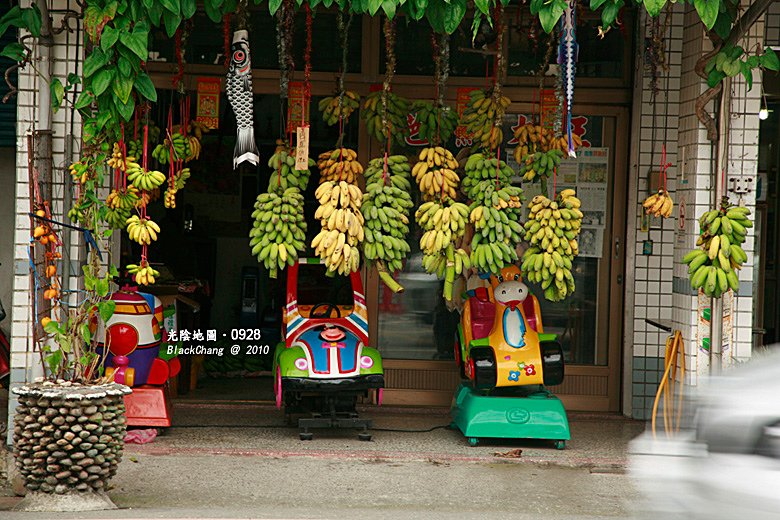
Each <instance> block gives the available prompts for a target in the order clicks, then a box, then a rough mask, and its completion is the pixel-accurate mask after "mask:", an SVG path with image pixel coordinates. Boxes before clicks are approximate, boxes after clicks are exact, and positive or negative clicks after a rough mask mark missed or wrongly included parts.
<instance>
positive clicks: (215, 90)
mask: <svg viewBox="0 0 780 520" xmlns="http://www.w3.org/2000/svg"><path fill="white" fill-rule="evenodd" d="M221 91H222V78H198V109H197V113H196V115H195V120H196V121H197V122H199V123H202V124H203V125H205V126H207V127H208V128H211V129H212V130H213V129H215V128H219V96H220V92H221Z"/></svg>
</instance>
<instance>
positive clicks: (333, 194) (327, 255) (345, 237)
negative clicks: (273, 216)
mask: <svg viewBox="0 0 780 520" xmlns="http://www.w3.org/2000/svg"><path fill="white" fill-rule="evenodd" d="M314 196H315V197H317V200H318V201H319V202H320V207H319V208H317V211H316V212H315V213H314V218H316V219H319V221H320V223H321V224H322V230H321V231H320V232H319V233H318V234H317V236H315V237H314V240H312V242H311V247H312V248H314V253H315V254H317V255H318V256H319V257H320V258H321V259H322V260H323V261H324V262H325V265H326V266H327V268H328V271H329V272H331V273H338V274H341V275H344V274H348V273H352V272H354V271H357V270H358V268H359V267H360V251H359V249H358V246H359V245H360V243H361V242H363V239H364V238H365V229H364V228H363V225H364V224H365V219H364V218H363V214H362V213H361V212H360V206H361V205H362V203H363V192H362V191H360V188H358V187H357V186H356V185H354V184H349V183H348V182H346V181H338V182H332V181H326V182H324V183H322V184H320V185H319V187H318V188H317V191H315V192H314Z"/></svg>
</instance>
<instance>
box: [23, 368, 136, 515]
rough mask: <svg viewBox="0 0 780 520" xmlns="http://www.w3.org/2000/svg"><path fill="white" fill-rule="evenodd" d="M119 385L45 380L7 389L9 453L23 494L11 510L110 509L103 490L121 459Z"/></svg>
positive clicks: (122, 432)
mask: <svg viewBox="0 0 780 520" xmlns="http://www.w3.org/2000/svg"><path fill="white" fill-rule="evenodd" d="M130 391H131V390H130V389H129V388H128V387H126V386H124V385H120V384H116V383H110V384H105V385H79V384H75V383H69V382H57V383H53V382H50V381H46V382H43V383H34V384H30V385H26V386H21V387H17V388H14V389H13V392H14V393H15V394H16V395H17V396H18V399H19V406H17V408H16V414H15V416H14V426H13V428H14V433H13V438H14V448H13V454H14V458H15V460H16V467H17V468H18V470H19V472H20V474H21V475H22V478H23V479H24V484H25V487H26V488H27V491H28V493H27V496H26V497H25V499H24V500H23V501H22V502H21V503H20V504H19V506H18V507H17V509H21V510H26V511H52V510H57V511H87V510H98V509H113V508H116V506H115V505H114V504H113V502H111V500H110V499H109V498H108V496H107V495H106V490H107V486H108V482H109V480H110V479H111V478H112V477H113V476H114V474H116V470H117V466H118V464H119V462H120V460H122V450H123V448H124V437H125V431H126V422H125V405H124V400H123V397H124V395H125V394H128V393H130Z"/></svg>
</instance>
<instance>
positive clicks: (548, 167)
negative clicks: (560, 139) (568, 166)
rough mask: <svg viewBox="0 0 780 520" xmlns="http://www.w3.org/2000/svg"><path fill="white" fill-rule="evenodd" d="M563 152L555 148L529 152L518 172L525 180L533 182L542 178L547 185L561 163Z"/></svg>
mask: <svg viewBox="0 0 780 520" xmlns="http://www.w3.org/2000/svg"><path fill="white" fill-rule="evenodd" d="M561 159H563V152H562V151H560V150H558V149H557V148H553V149H551V150H548V151H546V152H534V153H531V154H528V155H527V156H526V157H525V158H524V159H523V161H522V162H520V163H518V164H520V171H519V172H518V173H519V174H520V175H521V176H522V177H523V180H524V181H529V182H533V181H535V180H536V179H542V182H543V183H544V184H542V186H545V185H546V181H547V179H548V178H549V177H552V175H553V173H554V171H555V169H556V168H557V167H558V165H560V164H561ZM543 191H544V190H543Z"/></svg>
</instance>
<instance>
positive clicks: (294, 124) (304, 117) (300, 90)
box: [287, 81, 309, 133]
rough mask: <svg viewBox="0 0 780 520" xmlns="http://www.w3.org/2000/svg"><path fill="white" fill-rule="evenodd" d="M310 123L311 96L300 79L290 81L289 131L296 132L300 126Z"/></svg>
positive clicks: (288, 103)
mask: <svg viewBox="0 0 780 520" xmlns="http://www.w3.org/2000/svg"><path fill="white" fill-rule="evenodd" d="M308 123H309V98H308V96H307V95H306V88H305V87H304V85H303V83H302V82H300V81H293V82H291V83H290V89H289V91H288V98H287V132H288V133H290V132H294V131H295V129H296V128H298V127H299V126H304V125H306V124H308Z"/></svg>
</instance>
